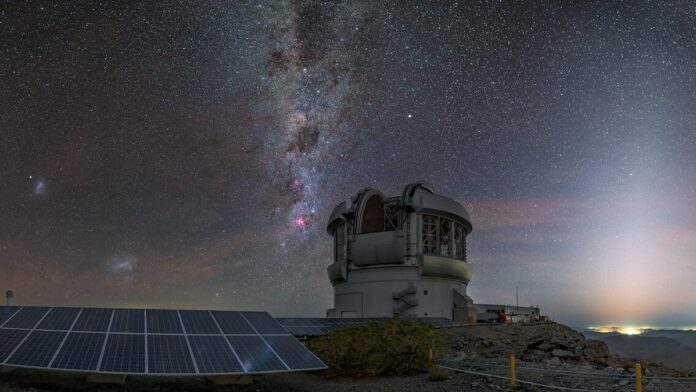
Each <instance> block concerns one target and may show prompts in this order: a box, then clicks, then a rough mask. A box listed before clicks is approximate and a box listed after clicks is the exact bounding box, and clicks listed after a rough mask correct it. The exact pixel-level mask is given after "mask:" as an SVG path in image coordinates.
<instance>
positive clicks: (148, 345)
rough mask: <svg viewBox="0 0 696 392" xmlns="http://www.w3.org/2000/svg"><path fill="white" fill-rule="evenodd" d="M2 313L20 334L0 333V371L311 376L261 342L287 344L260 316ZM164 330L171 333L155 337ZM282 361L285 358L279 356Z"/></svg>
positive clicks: (227, 313) (76, 311)
mask: <svg viewBox="0 0 696 392" xmlns="http://www.w3.org/2000/svg"><path fill="white" fill-rule="evenodd" d="M5 308H7V307H5ZM3 309H4V308H1V307H0V314H4V317H5V321H4V322H5V323H7V322H8V321H11V320H12V319H14V318H15V317H17V318H16V319H15V321H14V323H11V324H12V325H18V326H21V327H22V328H1V327H0V338H2V337H5V338H3V340H2V341H0V365H5V364H8V365H11V366H14V367H26V368H35V369H43V370H59V371H65V372H79V373H92V372H94V373H106V374H121V375H126V374H133V375H148V374H149V375H157V376H175V377H180V376H199V375H206V376H211V375H230V374H240V375H241V374H258V373H276V372H288V371H298V370H315V369H314V368H312V369H303V368H301V367H298V365H297V364H295V363H293V365H292V366H288V364H286V363H285V362H284V358H283V357H282V356H281V355H278V353H276V352H275V351H274V348H273V347H272V345H271V344H269V342H268V341H267V340H266V339H267V338H271V339H270V340H271V341H273V342H275V341H276V340H274V339H272V337H276V336H284V337H285V338H287V339H294V338H293V337H292V336H291V335H290V334H289V333H288V332H287V331H286V330H285V328H283V327H282V326H280V325H279V324H278V323H277V321H276V320H275V319H273V318H272V317H270V315H268V314H266V313H262V312H235V311H193V310H180V311H179V310H162V309H154V310H152V309H115V308H61V307H55V308H48V307H12V308H11V309H8V310H3ZM22 312H24V313H22ZM247 315H249V318H250V319H251V320H252V321H250V320H248V319H247V317H246V316H247ZM38 316H41V317H40V318H38ZM37 318H38V319H37ZM220 322H222V324H221V323H220ZM68 323H70V325H69V327H68ZM254 324H256V326H254ZM256 327H258V329H257V328H256ZM53 328H56V329H53ZM141 328H142V329H141ZM169 330H171V331H178V333H163V332H162V331H169ZM226 331H229V332H235V333H231V334H227V333H225V332H226ZM281 331H282V333H281ZM194 332H199V333H194ZM273 332H277V333H273ZM295 342H296V344H293V343H289V344H291V345H293V346H294V349H297V350H301V351H303V353H299V354H297V355H300V356H303V355H304V357H307V353H304V351H307V349H306V348H305V347H304V346H303V345H302V344H301V343H299V342H297V341H295ZM3 344H4V345H3ZM274 344H275V343H274ZM235 346H238V347H235ZM282 355H284V356H286V357H287V356H288V354H287V353H285V352H283V354H282ZM3 356H4V357H5V358H2V357H3ZM163 358H164V360H163ZM2 361H6V362H7V363H5V362H2ZM245 362H246V364H245ZM322 365H323V364H322ZM199 366H200V368H199ZM322 368H326V367H325V366H324V367H322ZM317 369H318V368H317Z"/></svg>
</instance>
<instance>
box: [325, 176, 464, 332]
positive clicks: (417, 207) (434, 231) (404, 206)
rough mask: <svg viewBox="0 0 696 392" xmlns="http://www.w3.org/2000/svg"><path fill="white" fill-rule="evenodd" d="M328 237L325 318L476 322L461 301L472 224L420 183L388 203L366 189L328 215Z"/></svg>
mask: <svg viewBox="0 0 696 392" xmlns="http://www.w3.org/2000/svg"><path fill="white" fill-rule="evenodd" d="M327 231H328V233H329V234H330V235H331V236H332V237H333V244H334V252H333V253H334V254H333V263H332V264H331V265H329V267H328V269H327V272H328V275H329V280H330V281H331V283H332V284H333V286H334V308H333V309H329V311H328V317H336V318H348V317H391V316H394V315H399V316H406V317H444V318H449V319H453V320H457V321H465V322H470V321H472V319H473V320H475V314H476V313H475V310H474V307H473V302H472V300H471V298H469V297H468V296H467V295H466V287H467V285H468V283H469V281H470V279H471V266H470V265H469V263H468V262H467V257H466V236H467V235H469V234H470V233H471V231H472V225H471V219H470V218H469V214H468V213H467V211H466V209H465V208H464V207H463V206H462V205H461V204H460V203H459V202H457V201H455V200H452V199H451V198H448V197H446V196H443V195H438V194H436V193H435V192H434V191H433V189H432V188H431V187H429V186H427V185H425V184H422V183H417V184H410V185H407V186H406V187H405V188H404V190H403V191H402V192H401V195H400V196H391V197H388V196H385V195H384V194H383V193H382V192H380V191H379V190H378V189H373V188H367V189H363V190H362V191H360V192H358V194H357V195H355V196H353V197H352V198H351V199H349V200H346V201H344V202H342V203H340V204H338V205H337V206H336V207H335V208H334V210H333V211H332V212H331V215H330V217H329V222H328V225H327Z"/></svg>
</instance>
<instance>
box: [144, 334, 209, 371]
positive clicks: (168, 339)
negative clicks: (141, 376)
mask: <svg viewBox="0 0 696 392" xmlns="http://www.w3.org/2000/svg"><path fill="white" fill-rule="evenodd" d="M147 350H148V373H149V374H196V373H197V372H196V366H195V365H194V362H193V356H192V355H191V350H190V348H189V345H188V342H187V340H186V336H185V335H163V334H157V335H148V336H147Z"/></svg>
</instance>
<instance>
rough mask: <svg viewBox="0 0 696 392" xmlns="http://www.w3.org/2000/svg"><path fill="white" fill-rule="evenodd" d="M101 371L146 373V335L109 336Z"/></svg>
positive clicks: (100, 367)
mask: <svg viewBox="0 0 696 392" xmlns="http://www.w3.org/2000/svg"><path fill="white" fill-rule="evenodd" d="M99 370H100V371H102V372H110V373H145V335H131V334H113V333H112V334H109V337H108V338H107V339H106V346H105V347H104V352H103V354H102V358H101V364H100V366H99Z"/></svg>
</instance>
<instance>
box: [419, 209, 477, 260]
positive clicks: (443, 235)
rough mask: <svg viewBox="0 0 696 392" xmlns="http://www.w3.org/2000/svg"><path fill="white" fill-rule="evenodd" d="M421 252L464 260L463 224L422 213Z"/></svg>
mask: <svg viewBox="0 0 696 392" xmlns="http://www.w3.org/2000/svg"><path fill="white" fill-rule="evenodd" d="M422 223H423V227H422V228H423V232H422V234H423V236H422V241H423V253H424V254H431V255H438V256H446V257H454V258H456V259H461V260H466V232H465V231H464V226H462V225H461V224H460V223H458V222H455V221H454V220H452V219H447V218H443V217H440V216H436V215H422Z"/></svg>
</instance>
